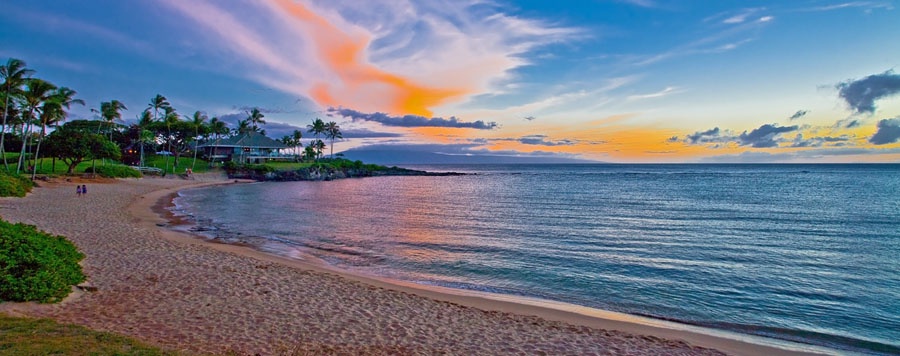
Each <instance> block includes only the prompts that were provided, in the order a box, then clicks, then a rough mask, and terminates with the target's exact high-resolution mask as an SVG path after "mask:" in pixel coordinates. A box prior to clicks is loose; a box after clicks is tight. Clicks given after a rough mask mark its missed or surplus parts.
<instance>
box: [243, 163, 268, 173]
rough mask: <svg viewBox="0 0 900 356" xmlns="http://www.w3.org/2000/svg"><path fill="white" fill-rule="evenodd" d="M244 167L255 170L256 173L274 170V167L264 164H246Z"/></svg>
mask: <svg viewBox="0 0 900 356" xmlns="http://www.w3.org/2000/svg"><path fill="white" fill-rule="evenodd" d="M245 168H246V169H247V170H251V171H253V172H255V173H256V174H266V173H269V172H274V171H275V168H273V167H271V166H269V165H265V164H248V165H247V166H246V167H245Z"/></svg>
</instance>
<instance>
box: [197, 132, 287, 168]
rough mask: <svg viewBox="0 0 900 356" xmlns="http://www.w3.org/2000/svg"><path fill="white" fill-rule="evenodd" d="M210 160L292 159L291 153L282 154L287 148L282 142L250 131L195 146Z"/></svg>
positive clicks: (253, 160) (254, 161) (262, 161)
mask: <svg viewBox="0 0 900 356" xmlns="http://www.w3.org/2000/svg"><path fill="white" fill-rule="evenodd" d="M197 148H198V149H199V150H200V152H201V153H203V154H204V155H206V157H207V159H208V160H210V161H211V162H224V161H233V162H240V163H264V162H265V161H269V160H293V159H294V158H295V157H294V156H293V155H286V154H282V153H281V150H283V149H285V148H288V147H287V146H285V145H284V144H283V143H281V142H278V141H275V140H273V139H271V138H268V137H266V135H263V134H261V133H259V132H255V131H250V132H245V133H242V134H239V135H237V136H233V137H226V138H219V139H217V140H216V139H213V140H210V141H208V142H206V143H204V144H202V145H200V146H198V147H197Z"/></svg>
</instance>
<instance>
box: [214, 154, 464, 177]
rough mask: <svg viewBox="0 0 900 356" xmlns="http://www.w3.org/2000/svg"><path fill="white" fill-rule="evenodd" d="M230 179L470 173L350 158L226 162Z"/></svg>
mask: <svg viewBox="0 0 900 356" xmlns="http://www.w3.org/2000/svg"><path fill="white" fill-rule="evenodd" d="M224 168H225V171H226V172H227V173H228V178H232V179H252V180H256V181H271V182H287V181H330V180H335V179H346V178H365V177H384V176H459V175H467V173H458V172H427V171H420V170H415V169H407V168H400V167H396V166H393V167H387V166H382V165H376V164H365V163H363V162H362V161H350V160H347V159H342V158H337V159H328V160H323V161H322V162H317V163H314V164H311V165H308V166H305V167H299V168H295V169H276V168H274V167H272V166H271V165H266V164H257V165H240V164H226V165H225V166H224Z"/></svg>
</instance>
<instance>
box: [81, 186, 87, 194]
mask: <svg viewBox="0 0 900 356" xmlns="http://www.w3.org/2000/svg"><path fill="white" fill-rule="evenodd" d="M81 194H82V195H87V184H85V185H82V186H81Z"/></svg>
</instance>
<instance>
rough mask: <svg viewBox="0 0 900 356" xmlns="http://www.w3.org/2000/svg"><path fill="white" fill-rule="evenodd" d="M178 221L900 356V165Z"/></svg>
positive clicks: (659, 168)
mask: <svg viewBox="0 0 900 356" xmlns="http://www.w3.org/2000/svg"><path fill="white" fill-rule="evenodd" d="M413 168H425V169H428V170H433V171H461V172H470V173H477V174H476V175H467V176H452V177H380V178H366V179H351V180H339V181H332V182H286V183H257V184H243V185H231V186H225V187H215V188H206V189H197V190H189V191H184V192H182V193H181V197H179V198H177V199H176V206H177V209H179V210H180V211H182V212H183V213H185V214H188V215H192V216H194V217H195V218H196V219H197V221H198V222H199V224H200V225H201V226H205V228H204V229H209V230H212V231H207V232H206V233H208V234H211V235H213V236H218V237H220V238H226V239H240V240H244V241H250V242H252V243H253V244H255V245H257V246H259V248H261V249H263V250H264V251H267V252H271V253H276V254H281V255H286V256H294V257H298V256H303V255H312V256H315V257H317V258H320V259H322V260H324V261H326V262H327V263H329V264H331V265H334V266H336V267H339V268H343V269H348V270H353V271H357V272H363V273H367V274H374V275H378V276H384V277H389V278H394V279H400V280H405V281H411V282H415V283H421V284H427V285H439V286H445V287H451V288H459V289H468V290H478V291H487V292H494V293H503V294H512V295H520V296H528V297H537V298H543V299H549V300H556V301H563V302H568V303H574V304H579V305H585V306H590V307H596V308H602V309H607V310H614V311H621V312H626V313H632V314H639V315H645V316H652V317H657V318H663V319H669V320H676V321H681V322H686V323H691V324H696V325H703V326H708V327H714V328H719V329H727V330H732V331H738V332H743V333H750V334H757V335H764V336H770V337H776V338H781V339H789V340H795V341H800V342H804V343H811V344H817V345H825V346H829V347H834V348H839V349H844V350H852V351H861V352H866V353H884V354H900V165H508V166H435V167H413Z"/></svg>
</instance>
